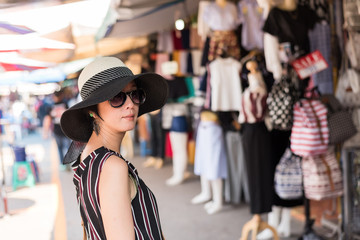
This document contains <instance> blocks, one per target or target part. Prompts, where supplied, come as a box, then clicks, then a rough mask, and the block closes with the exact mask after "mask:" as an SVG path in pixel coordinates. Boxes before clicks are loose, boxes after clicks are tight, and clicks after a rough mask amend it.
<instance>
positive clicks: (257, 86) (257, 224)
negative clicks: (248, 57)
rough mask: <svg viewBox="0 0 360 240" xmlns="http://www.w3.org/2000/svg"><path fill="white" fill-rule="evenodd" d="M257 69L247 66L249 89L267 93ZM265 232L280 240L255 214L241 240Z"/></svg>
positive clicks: (245, 226)
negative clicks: (250, 234)
mask: <svg viewBox="0 0 360 240" xmlns="http://www.w3.org/2000/svg"><path fill="white" fill-rule="evenodd" d="M257 67H258V66H257V63H256V62H255V61H249V62H248V63H247V64H246V68H247V69H248V70H249V71H250V73H249V74H248V80H249V87H248V89H249V90H250V91H251V92H252V93H264V92H265V93H266V86H265V83H264V80H263V78H262V75H261V73H260V72H259V71H258V70H257ZM263 230H269V231H270V232H271V233H272V235H273V238H274V239H275V240H278V239H279V238H278V236H277V232H276V230H275V228H273V227H272V226H271V225H269V224H268V223H267V222H264V221H263V220H262V219H261V216H260V214H254V216H253V218H252V219H251V220H250V221H248V222H247V223H246V224H245V225H244V227H243V229H242V233H241V238H240V240H246V239H248V236H249V233H250V231H251V232H252V238H251V239H252V240H255V239H256V238H257V234H258V232H261V231H263Z"/></svg>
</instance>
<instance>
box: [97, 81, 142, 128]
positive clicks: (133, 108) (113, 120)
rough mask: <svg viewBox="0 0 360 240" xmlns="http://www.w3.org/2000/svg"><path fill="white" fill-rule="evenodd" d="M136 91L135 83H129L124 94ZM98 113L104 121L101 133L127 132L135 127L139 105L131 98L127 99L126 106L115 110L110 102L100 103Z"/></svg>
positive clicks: (101, 122) (101, 123) (101, 125)
mask: <svg viewBox="0 0 360 240" xmlns="http://www.w3.org/2000/svg"><path fill="white" fill-rule="evenodd" d="M133 90H136V85H135V82H134V81H131V82H130V83H128V84H127V85H126V86H125V88H124V89H123V90H122V92H130V91H133ZM98 112H99V115H100V116H101V118H102V119H103V121H101V120H100V121H99V125H100V132H102V131H104V130H105V131H107V132H109V131H110V132H115V133H117V132H126V131H129V130H132V129H133V128H134V127H135V124H136V120H137V115H138V112H139V105H138V104H134V103H133V102H132V100H131V99H130V97H129V96H127V97H126V101H125V103H124V105H122V106H121V107H118V108H114V107H112V106H111V105H110V103H109V101H104V102H102V103H99V105H98Z"/></svg>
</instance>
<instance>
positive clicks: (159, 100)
mask: <svg viewBox="0 0 360 240" xmlns="http://www.w3.org/2000/svg"><path fill="white" fill-rule="evenodd" d="M133 80H135V83H136V86H137V88H141V89H143V90H144V91H145V93H146V100H145V102H144V103H143V104H141V105H140V106H139V113H138V116H140V115H142V114H144V113H147V112H152V111H154V110H157V109H160V108H161V107H162V106H164V104H165V103H166V100H167V97H168V85H167V82H166V80H165V79H164V78H163V77H162V76H160V75H158V74H156V73H141V74H136V75H134V74H133V73H132V72H131V70H130V69H129V68H128V67H127V66H126V65H125V64H124V63H123V62H122V61H121V60H120V59H118V58H116V57H99V58H97V59H95V60H94V61H93V62H91V63H90V64H88V65H87V66H86V67H85V68H84V69H83V70H82V72H81V73H80V76H79V79H78V87H79V92H80V95H81V98H82V101H80V102H79V103H77V104H75V105H74V106H72V107H71V108H69V109H67V110H66V111H65V112H64V113H63V114H62V116H61V120H60V125H61V129H62V130H63V132H64V134H65V135H66V136H67V137H69V138H70V139H72V140H74V141H78V142H87V141H88V140H89V138H90V136H91V134H92V131H93V126H92V121H91V120H90V119H89V117H88V115H89V113H87V112H86V111H84V108H87V107H90V106H93V105H97V104H99V103H101V102H104V101H107V100H109V99H111V98H113V97H114V96H116V95H117V94H118V93H119V92H120V91H121V90H122V89H123V88H124V87H125V86H126V85H127V84H128V83H129V82H131V81H133Z"/></svg>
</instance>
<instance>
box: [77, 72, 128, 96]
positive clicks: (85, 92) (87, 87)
mask: <svg viewBox="0 0 360 240" xmlns="http://www.w3.org/2000/svg"><path fill="white" fill-rule="evenodd" d="M133 75H134V74H133V73H132V72H131V70H130V69H128V68H127V67H113V68H109V69H106V70H104V71H102V72H99V73H97V74H95V75H94V76H92V77H91V78H89V79H88V80H87V81H86V82H85V83H84V85H83V86H82V88H81V89H80V95H81V98H82V99H83V100H85V99H87V98H88V97H89V96H90V95H91V94H92V93H93V92H94V91H95V90H96V89H98V88H99V87H101V86H103V85H106V84H108V83H109V82H111V81H113V80H114V79H117V78H123V77H130V76H133Z"/></svg>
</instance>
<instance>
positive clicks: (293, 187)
mask: <svg viewBox="0 0 360 240" xmlns="http://www.w3.org/2000/svg"><path fill="white" fill-rule="evenodd" d="M302 178H303V175H302V169H301V157H300V156H297V155H295V154H293V153H292V152H291V150H290V148H287V149H286V151H285V153H284V155H283V156H282V157H281V159H280V162H279V163H278V165H277V166H276V171H275V178H274V182H275V191H276V193H277V195H279V197H280V198H282V199H289V200H290V199H299V198H301V197H302V196H303V180H302Z"/></svg>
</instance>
